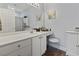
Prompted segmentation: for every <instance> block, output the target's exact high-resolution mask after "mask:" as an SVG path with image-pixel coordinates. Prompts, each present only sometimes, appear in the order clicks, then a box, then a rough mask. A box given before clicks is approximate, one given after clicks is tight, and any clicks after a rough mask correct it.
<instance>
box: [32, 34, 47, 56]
mask: <svg viewBox="0 0 79 59" xmlns="http://www.w3.org/2000/svg"><path fill="white" fill-rule="evenodd" d="M45 51H46V36H45V35H40V36H37V37H34V38H32V55H33V56H41V55H43V54H44V53H45Z"/></svg>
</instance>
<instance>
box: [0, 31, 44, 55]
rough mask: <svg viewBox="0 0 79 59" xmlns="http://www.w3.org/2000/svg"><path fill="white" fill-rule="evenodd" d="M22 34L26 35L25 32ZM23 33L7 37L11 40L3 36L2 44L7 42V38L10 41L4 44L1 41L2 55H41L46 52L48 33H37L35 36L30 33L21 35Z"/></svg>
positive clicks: (0, 50) (0, 49)
mask: <svg viewBox="0 0 79 59" xmlns="http://www.w3.org/2000/svg"><path fill="white" fill-rule="evenodd" d="M21 35H25V33H24V34H21ZM21 35H19V34H16V35H15V36H14V35H13V36H11V37H6V38H7V40H8V41H9V40H10V41H9V42H8V41H7V40H6V39H5V38H4V37H3V38H2V37H1V38H2V40H1V41H2V42H1V41H0V42H1V43H2V44H4V43H6V42H5V40H6V41H7V42H8V43H7V44H4V45H2V44H1V43H0V56H41V55H43V54H44V53H45V51H46V35H45V34H44V33H43V34H42V33H35V34H33V35H34V36H33V35H31V34H30V35H26V36H22V37H19V36H21ZM16 36H17V37H16ZM1 38H0V39H1ZM24 38H25V39H24ZM3 39H4V40H3ZM15 40H17V41H15ZM3 41H4V42H3ZM13 41H14V42H13ZM12 42H13V43H12Z"/></svg>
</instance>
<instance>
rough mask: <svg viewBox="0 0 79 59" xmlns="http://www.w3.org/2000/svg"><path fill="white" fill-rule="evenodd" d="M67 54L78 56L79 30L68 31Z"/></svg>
mask: <svg viewBox="0 0 79 59" xmlns="http://www.w3.org/2000/svg"><path fill="white" fill-rule="evenodd" d="M66 48H67V49H66V55H69V56H78V55H79V32H77V31H67V32H66Z"/></svg>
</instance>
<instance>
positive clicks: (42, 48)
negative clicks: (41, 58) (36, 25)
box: [39, 35, 47, 55]
mask: <svg viewBox="0 0 79 59" xmlns="http://www.w3.org/2000/svg"><path fill="white" fill-rule="evenodd" d="M39 39H40V40H41V42H40V43H41V55H43V54H44V53H45V51H46V46H47V45H46V36H45V35H41V36H40V37H39Z"/></svg>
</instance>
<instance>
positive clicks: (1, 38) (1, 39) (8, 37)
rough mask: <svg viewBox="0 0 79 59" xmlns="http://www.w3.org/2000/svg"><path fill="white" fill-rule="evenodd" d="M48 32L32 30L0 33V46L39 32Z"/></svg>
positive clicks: (30, 36) (36, 34) (33, 35)
mask: <svg viewBox="0 0 79 59" xmlns="http://www.w3.org/2000/svg"><path fill="white" fill-rule="evenodd" d="M47 33H48V32H34V33H29V32H27V31H22V32H12V33H1V34H0V46H3V45H6V44H9V43H13V42H16V41H20V40H24V39H28V38H32V37H35V36H38V35H41V34H47Z"/></svg>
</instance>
